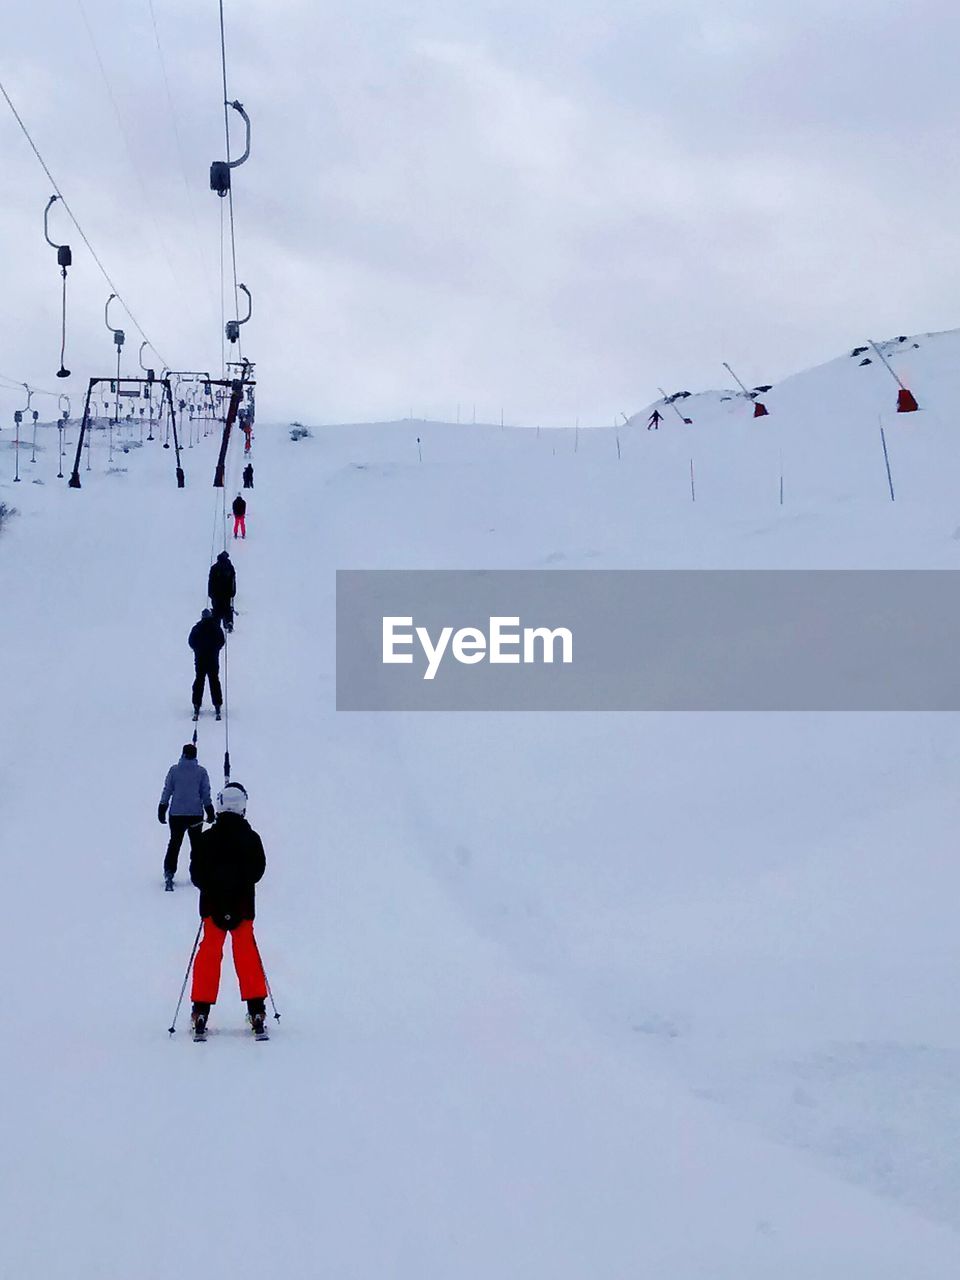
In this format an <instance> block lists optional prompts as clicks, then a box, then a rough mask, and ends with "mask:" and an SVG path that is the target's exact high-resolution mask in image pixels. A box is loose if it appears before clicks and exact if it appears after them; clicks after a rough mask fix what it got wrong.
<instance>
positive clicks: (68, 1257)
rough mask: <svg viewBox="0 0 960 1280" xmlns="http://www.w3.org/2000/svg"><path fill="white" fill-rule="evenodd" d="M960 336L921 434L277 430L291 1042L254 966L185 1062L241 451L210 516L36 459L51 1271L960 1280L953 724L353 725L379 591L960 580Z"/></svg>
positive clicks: (28, 681) (739, 429)
mask: <svg viewBox="0 0 960 1280" xmlns="http://www.w3.org/2000/svg"><path fill="white" fill-rule="evenodd" d="M918 341H920V343H921V346H920V349H919V350H917V351H915V352H914V353H913V358H914V359H915V360H916V362H917V364H916V370H915V374H916V376H915V379H914V383H915V385H914V390H915V392H916V394H917V397H918V399H919V401H920V403H921V406H922V408H923V412H922V413H920V414H915V415H909V416H902V417H901V418H900V419H898V418H897V415H895V414H894V413H893V412H892V409H893V404H894V401H895V397H894V396H893V395H892V394H891V391H893V392H895V387H894V384H893V383H892V381H891V380H890V379H889V376H888V375H885V374H884V375H881V374H880V373H876V372H874V374H873V377H874V379H875V381H874V382H871V383H870V384H869V389H868V388H867V383H866V382H863V381H862V380H861V381H857V380H856V378H857V377H859V376H860V375H862V376H864V377H865V376H866V375H869V374H870V373H871V370H870V369H869V368H867V369H862V370H861V369H859V368H858V367H857V365H856V362H855V361H850V366H853V368H854V369H856V374H854V373H853V372H852V371H851V369H850V368H849V367H848V366H847V365H846V364H845V363H844V361H843V360H841V361H839V362H837V363H836V364H835V366H826V367H825V368H824V369H823V370H819V371H814V372H813V373H811V374H809V375H806V378H803V377H801V378H798V379H796V380H795V381H794V383H793V384H789V383H784V384H782V387H781V388H778V389H777V394H775V393H774V392H771V393H770V395H769V397H767V403H768V407H769V408H770V417H769V418H766V419H758V420H756V422H754V420H753V419H752V418H748V417H746V415H744V414H743V409H744V407H745V406H744V402H742V401H741V402H734V409H732V410H731V409H730V406H729V405H728V404H726V403H725V404H724V405H723V408H722V410H720V409H718V410H717V414H716V416H715V418H713V419H708V418H707V415H706V414H704V415H702V416H703V421H701V420H700V417H699V416H698V417H697V420H696V421H695V424H694V426H693V427H690V428H684V427H683V426H682V425H681V424H680V423H679V422H677V421H676V419H674V423H675V426H674V425H671V424H670V423H669V419H668V421H667V422H666V423H665V424H664V426H663V427H662V428H661V430H660V432H658V433H653V432H646V431H645V429H644V425H640V427H639V428H638V427H631V428H628V427H623V428H622V429H621V430H620V431H619V433H617V432H614V431H613V430H611V429H606V430H596V431H580V432H574V431H569V432H546V431H544V432H542V433H539V434H538V433H537V432H535V431H534V430H523V431H521V430H516V431H509V430H508V431H500V429H499V428H496V427H477V428H472V427H470V428H464V427H461V428H457V427H452V426H447V425H444V424H424V423H413V422H406V423H394V424H381V425H375V426H368V427H351V428H316V427H315V428H314V431H313V437H312V438H311V439H306V440H301V441H298V442H296V443H293V442H291V441H290V439H289V438H288V435H287V433H286V431H285V430H284V429H283V428H273V429H271V428H268V427H265V426H261V427H259V428H258V432H257V440H256V444H255V465H256V468H257V475H256V485H257V487H256V489H255V490H254V492H253V494H252V495H250V512H249V519H248V529H249V537H248V539H247V541H246V542H245V543H244V544H237V545H236V556H235V559H236V561H237V565H238V577H239V597H238V604H239V610H240V613H239V618H238V624H237V630H236V633H235V635H234V637H233V638H232V640H231V643H230V649H229V689H230V721H229V732H230V751H231V757H232V763H233V776H234V777H235V778H237V779H239V780H240V781H242V782H244V783H245V784H246V785H247V786H248V788H249V790H250V797H251V798H250V808H249V816H250V818H251V820H252V822H253V824H254V826H255V827H257V828H258V829H259V830H260V831H261V834H262V835H263V838H264V842H265V845H266V849H267V857H268V871H267V877H266V880H265V882H264V884H263V886H262V890H261V892H260V894H259V896H258V908H259V910H258V936H259V939H260V943H261V947H262V951H263V955H264V959H265V962H266V965H267V969H268V972H269V976H270V979H271V983H272V986H273V990H274V993H275V996H276V999H277V1003H278V1006H279V1008H280V1010H281V1013H282V1014H283V1018H282V1020H281V1022H280V1024H279V1026H277V1027H276V1028H275V1031H274V1035H273V1039H272V1041H271V1043H270V1044H269V1045H257V1044H255V1043H253V1042H252V1041H250V1040H248V1039H247V1038H246V1035H245V1034H243V1033H241V1027H242V1006H241V1005H240V1002H239V999H238V998H237V996H236V991H235V986H234V978H233V975H232V973H231V971H230V967H229V961H226V962H225V969H224V982H223V988H222V992H221V1000H220V1002H219V1004H218V1005H217V1008H216V1010H215V1015H214V1019H213V1024H212V1025H213V1027H214V1028H215V1029H216V1033H215V1034H213V1035H211V1039H210V1042H209V1043H207V1044H206V1045H194V1044H192V1043H191V1042H190V1040H189V1037H188V1036H187V1035H185V1033H184V1030H183V1026H184V1024H183V1022H182V1023H181V1030H180V1031H179V1032H178V1033H177V1035H176V1036H174V1037H173V1038H172V1039H171V1038H170V1037H169V1036H168V1035H167V1032H166V1027H167V1025H168V1024H169V1021H170V1017H171V1015H172V1012H173V1006H174V1004H175V1001H176V997H177V993H178V990H179V987H180V982H181V981H182V978H183V971H184V966H185V964H186V961H187V958H188V955H189V952H190V946H191V943H192V940H193V936H194V933H195V930H196V926H197V917H196V899H195V895H194V892H193V890H192V889H190V888H189V886H187V885H186V884H185V883H184V882H183V876H182V874H181V876H180V878H179V884H178V888H177V891H176V892H175V893H174V894H173V895H165V894H164V893H163V892H162V885H161V875H160V867H161V861H162V854H163V845H164V842H165V835H166V831H165V829H163V828H161V827H159V825H158V824H157V822H156V817H155V809H156V801H157V798H158V795H159V790H160V785H161V782H162V778H163V772H164V770H165V769H166V767H167V766H168V765H169V764H170V763H171V762H172V761H173V760H174V759H175V757H176V755H177V753H178V751H179V748H180V745H181V744H182V743H183V742H185V741H187V740H188V738H189V734H190V728H191V726H190V723H189V682H190V676H191V668H190V661H189V653H188V651H187V649H186V644H185V640H186V633H187V631H188V629H189V627H190V625H191V624H192V622H193V621H195V620H196V617H197V616H198V615H199V610H200V608H201V607H202V605H203V603H204V599H203V592H204V584H205V575H206V570H207V566H208V564H209V562H210V557H211V552H212V550H214V549H215V548H216V547H217V545H218V543H217V539H218V538H219V537H220V536H221V532H222V525H221V524H220V523H219V521H218V520H217V518H216V514H215V495H214V492H213V490H212V489H211V488H210V487H209V485H210V480H211V478H212V471H213V463H214V457H215V444H214V441H213V439H212V438H211V439H207V440H203V441H201V442H200V444H198V446H197V447H196V448H195V449H193V450H192V451H189V452H188V453H186V454H185V463H186V467H187V475H188V487H187V488H186V489H185V490H183V491H182V492H180V491H177V490H176V488H175V487H174V483H173V479H172V461H171V459H170V455H169V453H165V452H163V451H162V449H160V448H159V446H158V445H157V444H153V445H150V446H146V445H145V446H144V447H143V448H142V449H137V448H134V449H132V450H131V452H130V453H129V454H124V455H123V457H122V459H120V460H119V461H118V463H117V469H115V470H114V472H113V473H111V474H108V473H107V465H106V456H105V453H106V451H105V448H104V444H103V442H102V440H100V439H98V441H97V443H96V445H95V449H94V459H93V467H92V470H91V472H89V473H84V474H83V476H82V478H83V482H84V488H83V489H82V490H81V491H80V492H79V493H77V492H72V491H70V490H68V489H67V488H66V486H65V483H64V482H57V481H56V479H55V473H56V451H55V449H53V448H52V443H53V442H55V440H56V436H55V433H53V434H52V440H51V441H47V442H46V443H47V445H48V447H47V449H45V450H44V451H42V452H41V453H39V454H38V462H37V463H36V464H35V465H33V466H25V464H24V461H23V459H21V468H22V474H24V476H25V481H24V483H22V484H20V485H17V486H14V485H13V484H12V483H11V482H10V477H11V474H12V460H11V456H10V451H9V448H8V446H7V443H6V433H4V436H3V437H0V502H7V503H11V502H12V503H13V504H14V505H16V506H17V507H18V508H19V509H20V514H19V515H18V516H17V517H16V518H14V519H13V520H11V521H10V522H8V524H7V525H6V526H5V527H4V529H3V530H2V532H0V600H2V602H3V625H2V627H0V662H2V666H0V669H2V670H3V671H4V672H5V673H6V680H5V682H4V688H3V699H4V712H5V715H4V724H5V726H6V727H7V732H6V733H4V734H3V737H2V739H0V830H2V833H3V848H4V851H5V854H6V859H5V861H6V867H7V876H6V881H5V891H4V894H3V898H2V908H0V910H2V928H0V948H2V952H0V956H2V962H3V971H4V973H5V974H6V975H7V984H8V985H7V991H6V1001H5V1004H4V1013H5V1015H6V1018H7V1021H8V1022H9V1023H10V1024H12V1025H13V1026H14V1027H16V1028H17V1029H16V1030H15V1033H14V1036H15V1038H14V1041H13V1048H12V1051H10V1052H8V1054H7V1055H6V1062H7V1071H6V1073H5V1098H6V1100H7V1102H8V1115H7V1117H6V1119H5V1125H4V1142H3V1144H2V1149H0V1162H2V1179H3V1182H2V1185H3V1188H4V1193H5V1194H4V1196H3V1198H2V1201H0V1203H2V1209H0V1218H2V1222H0V1239H2V1240H3V1242H4V1247H3V1254H4V1263H3V1267H4V1270H5V1271H7V1272H9V1274H10V1275H11V1276H17V1277H18V1278H20V1277H23V1278H26V1280H34V1278H36V1280H40V1278H41V1277H43V1280H51V1278H52V1280H59V1278H60V1277H67V1276H70V1277H72V1278H75V1277H81V1278H83V1280H86V1277H90V1278H91V1280H92V1278H94V1277H96V1278H97V1280H100V1278H101V1277H106V1278H108V1280H112V1278H113V1277H117V1280H119V1278H120V1277H128V1276H137V1277H148V1278H151V1280H152V1278H153V1277H157V1278H159V1277H169V1276H171V1275H178V1276H184V1277H193V1276H197V1277H199V1276H201V1275H206V1274H208V1273H209V1271H210V1268H211V1266H213V1265H214V1264H215V1265H216V1266H217V1267H218V1268H222V1269H224V1270H225V1271H229V1272H230V1273H231V1274H232V1275H234V1276H237V1277H246V1276H248V1275H249V1276H253V1275H255V1274H256V1275H260V1274H262V1273H263V1271H264V1269H265V1268H269V1269H270V1270H271V1272H272V1273H273V1274H277V1275H282V1276H284V1277H294V1278H299V1277H304V1278H305V1280H306V1278H307V1277H310V1278H312V1277H315V1276H318V1275H331V1276H336V1277H338V1278H341V1277H342V1278H348V1280H353V1278H354V1277H356V1278H357V1280H360V1278H361V1277H363V1278H364V1280H367V1278H368V1277H374V1276H376V1277H383V1276H396V1277H398V1278H400V1277H402V1278H403V1280H406V1278H407V1277H410V1278H411V1280H413V1277H417V1280H422V1278H424V1277H437V1278H438V1280H441V1278H442V1280H447V1278H448V1277H456V1278H457V1280H460V1278H464V1280H473V1278H474V1277H477V1278H478V1280H479V1277H481V1276H482V1277H484V1280H488V1278H489V1277H491V1276H497V1277H498V1278H504V1280H513V1278H516V1280H533V1278H534V1277H540V1276H543V1275H551V1276H553V1277H557V1278H558V1280H567V1278H569V1280H574V1278H576V1280H582V1278H583V1277H591V1280H593V1278H597V1280H614V1278H615V1280H635V1278H636V1277H638V1276H646V1275H650V1276H664V1277H667V1276H669V1277H670V1278H671V1280H694V1278H696V1280H701V1278H702V1280H726V1278H727V1277H729V1278H730V1280H734V1278H736V1280H750V1278H752V1277H756V1278H757V1280H761V1277H762V1278H763V1280H769V1277H771V1276H777V1277H783V1278H784V1280H814V1278H817V1280H821V1278H822V1277H837V1280H840V1278H841V1277H842V1278H843V1280H860V1278H861V1277H862V1278H863V1280H877V1278H883V1280H886V1278H888V1277H889V1280H894V1278H896V1280H901V1278H902V1277H904V1276H910V1277H918V1278H924V1280H926V1278H927V1277H929V1278H930V1280H942V1277H944V1276H945V1275H949V1274H952V1272H953V1271H954V1270H955V1269H956V1268H957V1266H958V1265H960V1239H958V1237H957V1234H956V1228H957V1227H958V1226H960V1214H958V1212H957V1208H956V1206H957V1204H958V1203H960V1198H958V1191H960V1170H958V1167H957V1162H956V1157H955V1151H956V1146H957V1141H956V1139H957V1130H958V1127H960V1115H958V1112H957V1105H956V1101H955V1090H954V1087H953V1082H954V1080H955V1078H956V1074H957V1068H958V1067H960V1036H958V1033H957V1024H956V1017H955V1012H954V1007H955V986H956V983H955V970H956V954H955V953H956V944H955V935H956V929H955V920H954V917H955V909H954V901H955V899H956V897H957V891H958V889H960V873H958V870H957V858H956V852H955V838H954V832H955V830H956V828H957V816H958V815H957V804H956V801H955V799H954V796H955V792H956V787H955V773H956V768H955V760H956V754H957V751H956V747H957V743H956V737H957V733H956V727H955V725H954V722H953V719H952V718H951V717H947V716H880V715H876V716H839V715H833V716H828V715H816V716H814V715H808V716H770V715H768V716H748V715H742V716H732V715H731V716H720V715H713V716H700V715H682V716H681V715H675V716H666V715H659V716H626V715H595V716H594V715H576V716H556V715H554V716H539V715H515V716H507V715H486V716H482V715H473V716H464V715H451V714H448V715H442V716H436V717H425V716H420V717H417V716H412V715H410V716H392V717H386V716H375V715H340V716H337V715H336V713H335V712H334V710H333V702H334V697H333V685H334V651H333V621H334V618H333V600H334V571H335V570H336V569H337V568H364V567H453V566H465V567H488V568H493V567H518V568H529V567H556V568H564V567H578V568H579V567H592V566H597V567H621V566H624V567H627V566H659V567H671V566H733V567H738V566H743V567H753V566H756V567H771V566H773V567H776V566H795V565H802V566H820V565H823V566H838V567H853V566H871V567H882V566H885V565H897V566H918V567H922V566H936V567H953V566H954V565H956V564H957V562H958V559H960V541H958V539H957V528H958V525H960V509H958V508H960V504H958V501H957V494H956V479H957V476H958V472H957V468H956V461H957V455H956V447H955V440H954V431H953V426H952V414H953V413H954V411H955V406H956V404H957V397H956V394H955V392H956V388H954V386H953V383H952V382H951V379H952V378H953V377H954V374H953V369H954V368H955V367H956V365H957V359H956V357H957V356H958V355H960V343H958V340H957V337H956V335H943V336H941V337H938V338H936V339H930V340H929V342H924V340H922V339H919V340H918ZM924 361H925V362H926V363H924ZM911 372H913V371H911ZM791 385H792V386H793V390H792V389H791ZM861 392H862V395H861ZM778 396H779V399H778V398H777V397H778ZM791 396H792V397H793V399H791ZM830 397H833V398H832V399H831V398H830ZM814 409H816V410H817V412H816V413H815V412H814ZM728 411H729V416H725V415H726V414H727V413H728ZM737 414H741V415H742V416H740V417H738V416H737ZM878 415H883V419H884V424H885V429H886V431H887V435H888V443H889V445H890V454H891V463H892V467H893V470H894V476H895V479H898V478H899V487H898V492H897V501H896V502H895V503H891V502H890V499H889V492H888V490H887V482H886V474H885V471H884V467H883V458H882V453H881V450H880V445H879V422H878V420H877V419H878ZM645 420H646V419H645V416H643V423H644V424H645ZM417 437H419V438H420V443H419V446H418V443H417ZM618 437H619V445H620V453H619V457H618V451H617V442H618ZM781 450H782V453H783V457H784V467H783V472H784V476H785V484H784V502H783V504H782V505H781V503H780V501H779V484H778V481H779V475H780V465H779V460H780V456H781ZM421 456H422V462H421V461H420V458H421ZM691 457H692V458H693V459H694V472H695V478H696V502H692V501H691V493H690V486H689V461H690V458H691ZM238 463H239V459H238V458H237V457H234V458H233V459H232V468H233V473H234V475H235V473H236V472H237V471H238V470H239V465H238ZM33 479H39V480H42V481H43V484H33V483H31V481H32V480H33ZM228 496H229V494H228ZM234 545H235V544H233V543H232V542H231V544H230V549H231V550H233V549H234ZM223 730H224V726H223V725H214V723H213V722H212V720H210V719H204V720H202V721H201V724H200V743H199V745H200V754H201V759H202V761H203V762H204V763H205V764H206V765H207V766H208V767H209V768H210V770H211V774H212V775H213V777H214V779H215V781H219V780H220V778H221V777H222V772H221V765H222V757H223V751H224V745H225V744H224V736H223Z"/></svg>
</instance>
